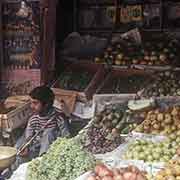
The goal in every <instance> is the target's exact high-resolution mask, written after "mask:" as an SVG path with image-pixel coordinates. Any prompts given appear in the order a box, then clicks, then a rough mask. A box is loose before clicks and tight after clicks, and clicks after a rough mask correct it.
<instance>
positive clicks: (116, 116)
mask: <svg viewBox="0 0 180 180" xmlns="http://www.w3.org/2000/svg"><path fill="white" fill-rule="evenodd" d="M125 108H126V107H125V106H123V105H116V106H113V105H110V106H107V107H105V108H104V110H102V111H101V112H98V113H96V115H95V117H94V118H93V120H92V124H91V126H90V127H89V128H88V130H87V132H86V135H85V138H84V140H83V141H84V142H83V144H84V147H85V148H86V149H87V150H88V151H90V152H92V153H94V154H97V153H106V152H110V151H112V150H114V149H115V148H116V147H118V146H119V145H120V144H121V143H122V142H123V138H122V137H121V136H120V135H121V134H128V133H129V132H130V131H132V130H133V129H134V128H135V127H136V126H137V124H138V123H140V122H141V120H142V119H141V118H139V117H138V118H137V117H136V119H138V120H139V121H137V122H136V121H134V120H132V116H133V115H132V114H131V113H130V112H128V111H126V110H125ZM134 118H135V117H134Z"/></svg>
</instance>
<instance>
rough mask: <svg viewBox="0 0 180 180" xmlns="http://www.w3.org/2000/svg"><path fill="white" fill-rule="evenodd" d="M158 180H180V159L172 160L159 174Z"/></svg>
mask: <svg viewBox="0 0 180 180" xmlns="http://www.w3.org/2000/svg"><path fill="white" fill-rule="evenodd" d="M155 179H156V180H165V179H168V180H180V159H177V160H171V161H170V162H169V163H168V165H167V166H166V167H165V169H163V170H161V171H160V172H158V174H157V175H156V177H155Z"/></svg>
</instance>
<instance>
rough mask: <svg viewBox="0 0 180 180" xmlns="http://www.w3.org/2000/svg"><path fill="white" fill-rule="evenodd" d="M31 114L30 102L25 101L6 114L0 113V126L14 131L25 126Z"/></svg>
mask: <svg viewBox="0 0 180 180" xmlns="http://www.w3.org/2000/svg"><path fill="white" fill-rule="evenodd" d="M31 115H32V111H31V108H30V103H25V104H23V105H21V106H19V107H17V108H16V109H14V110H12V111H10V112H8V113H6V114H0V128H1V129H3V130H8V131H13V130H14V129H17V128H20V127H22V126H24V125H25V124H26V123H27V121H28V119H29V117H30V116H31Z"/></svg>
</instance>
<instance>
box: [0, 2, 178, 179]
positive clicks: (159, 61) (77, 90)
mask: <svg viewBox="0 0 180 180" xmlns="http://www.w3.org/2000/svg"><path fill="white" fill-rule="evenodd" d="M0 7H1V8H0V15H1V19H0V38H1V39H2V42H0V72H1V74H0V79H1V82H0V89H1V92H2V93H1V94H0V98H1V99H2V101H1V104H0V143H1V144H2V145H11V146H12V145H14V144H15V143H16V140H17V137H19V135H20V134H21V132H22V130H23V129H24V127H25V126H26V124H27V121H28V118H29V117H30V116H31V114H32V112H31V111H30V107H29V100H28V98H27V94H28V93H29V92H30V91H31V90H32V89H33V88H34V87H36V86H38V85H40V84H46V85H48V86H49V87H51V89H52V90H53V91H54V93H55V95H56V103H57V102H61V100H62V99H63V101H64V102H65V103H66V104H67V107H68V108H69V112H68V116H69V118H70V127H71V130H72V134H73V135H72V137H71V138H60V137H59V138H58V139H56V140H55V141H54V142H53V144H52V145H51V146H50V148H49V150H48V152H47V153H46V154H44V155H43V156H41V157H38V158H36V159H33V160H32V161H30V162H28V163H25V164H22V165H20V167H19V168H18V169H17V170H16V171H15V172H14V173H13V174H12V176H11V178H10V180H16V179H17V180H21V179H22V180H45V179H47V180H59V179H62V180H180V80H179V76H180V54H179V48H180V37H179V36H180V33H179V30H180V24H179V18H180V14H179V8H180V3H179V2H178V1H172V0H168V1H163V0H148V1H146V2H144V1H142V0H123V1H121V0H112V1H110V0H98V1H92V0H73V1H72V2H68V1H65V0H61V1H57V2H55V1H52V0H44V1H41V0H25V1H21V0H3V2H0Z"/></svg>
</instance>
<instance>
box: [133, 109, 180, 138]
mask: <svg viewBox="0 0 180 180" xmlns="http://www.w3.org/2000/svg"><path fill="white" fill-rule="evenodd" d="M179 117H180V107H179V106H174V107H169V108H168V109H166V110H161V109H155V110H151V111H149V112H148V113H147V116H146V118H145V120H144V121H143V122H142V124H141V125H139V126H138V127H137V128H136V129H135V131H137V132H142V133H151V134H161V135H170V134H172V133H175V132H176V131H177V133H178V134H179V133H180V119H179ZM174 135H175V134H174Z"/></svg>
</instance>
